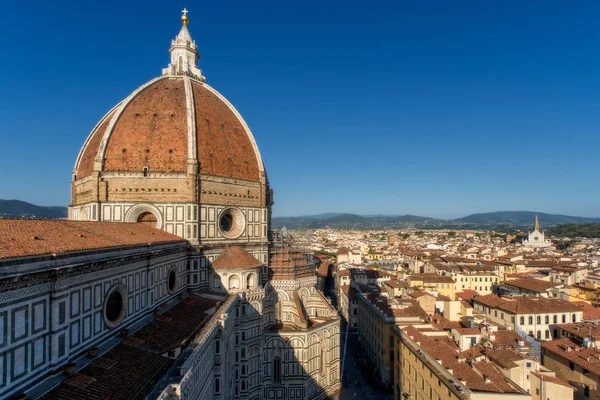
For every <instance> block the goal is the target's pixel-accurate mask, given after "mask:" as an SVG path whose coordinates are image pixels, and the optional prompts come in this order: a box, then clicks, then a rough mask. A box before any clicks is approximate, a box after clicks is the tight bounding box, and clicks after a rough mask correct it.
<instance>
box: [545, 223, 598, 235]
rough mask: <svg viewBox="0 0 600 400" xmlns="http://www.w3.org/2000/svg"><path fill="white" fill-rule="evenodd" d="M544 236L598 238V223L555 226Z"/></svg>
mask: <svg viewBox="0 0 600 400" xmlns="http://www.w3.org/2000/svg"><path fill="white" fill-rule="evenodd" d="M545 233H546V235H549V236H554V237H559V238H560V237H569V238H575V237H586V238H600V223H597V222H596V223H591V224H565V225H556V226H554V227H552V228H550V229H548V230H547V231H546V232H545Z"/></svg>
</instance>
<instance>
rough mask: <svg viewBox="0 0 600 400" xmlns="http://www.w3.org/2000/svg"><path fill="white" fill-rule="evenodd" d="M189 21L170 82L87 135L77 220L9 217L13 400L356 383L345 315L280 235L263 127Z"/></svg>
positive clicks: (316, 388)
mask: <svg viewBox="0 0 600 400" xmlns="http://www.w3.org/2000/svg"><path fill="white" fill-rule="evenodd" d="M182 22H183V25H182V27H181V30H180V32H179V34H178V35H177V37H176V38H175V39H174V40H173V41H172V43H171V48H170V53H171V62H170V64H169V65H168V67H167V68H165V69H164V70H163V75H162V76H160V77H158V78H156V79H153V80H151V81H150V82H148V83H146V84H144V85H142V86H141V87H140V88H139V89H137V90H135V91H134V92H133V93H132V94H131V95H130V96H128V97H127V98H126V99H125V100H123V101H122V102H120V103H119V104H117V105H116V106H115V107H114V108H113V109H112V110H110V111H109V112H108V114H107V115H106V116H105V117H103V118H102V119H101V120H100V122H99V123H98V124H97V126H96V127H95V128H94V129H93V130H92V132H91V133H90V135H89V136H88V138H87V140H86V141H85V143H84V145H83V147H82V149H81V151H80V153H79V155H78V157H77V161H76V163H75V168H74V171H73V175H72V186H71V189H72V190H71V206H70V207H69V221H39V220H0V224H1V226H2V229H0V265H1V266H2V272H1V273H0V297H2V298H3V302H2V307H0V341H1V343H0V397H1V398H6V397H8V396H10V395H13V394H20V393H23V392H26V394H27V395H29V397H30V398H38V397H39V398H44V399H64V398H69V399H75V400H76V399H87V398H89V393H94V394H97V395H99V396H101V397H102V398H106V399H108V398H127V399H144V398H159V399H249V400H254V399H279V398H290V399H294V398H296V399H321V398H325V397H328V396H332V395H333V394H335V393H336V392H337V391H339V389H340V377H339V375H340V371H339V357H340V354H339V323H340V320H339V317H338V315H337V312H336V311H335V310H334V309H333V307H332V306H331V305H330V303H329V302H328V300H327V299H326V298H325V297H324V296H323V294H322V293H321V292H320V291H319V290H318V289H317V288H316V287H315V286H316V284H317V278H316V276H315V269H316V263H315V262H314V258H312V257H308V256H305V255H304V254H303V253H302V252H301V251H299V250H298V249H296V248H295V247H294V246H293V243H291V240H290V238H287V237H280V236H278V235H274V234H273V232H272V231H271V227H270V221H271V205H272V204H273V194H272V190H271V189H270V187H269V183H268V180H267V176H266V172H265V169H264V166H263V163H262V159H261V156H260V153H259V151H258V148H257V146H256V143H255V141H254V138H253V136H252V133H251V132H250V130H249V128H248V126H247V125H246V123H245V122H244V120H243V119H242V117H241V116H240V114H239V113H238V112H237V111H236V110H235V108H234V107H233V106H232V105H231V104H230V103H229V102H228V101H227V100H226V99H225V98H224V97H223V96H222V95H220V94H219V93H218V92H217V91H215V90H214V89H212V88H211V87H210V86H208V85H207V84H206V80H205V77H204V76H203V75H202V73H201V71H200V70H199V69H198V68H197V61H198V58H199V54H198V50H197V46H196V44H195V42H194V41H193V40H192V38H191V35H190V33H189V31H188V17H187V11H185V10H184V15H183V16H182ZM157 228H158V229H157Z"/></svg>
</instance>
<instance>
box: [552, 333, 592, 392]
mask: <svg viewBox="0 0 600 400" xmlns="http://www.w3.org/2000/svg"><path fill="white" fill-rule="evenodd" d="M599 356H600V352H599V351H598V349H597V348H596V347H593V346H592V347H587V346H584V343H583V342H582V341H579V340H575V339H573V338H561V339H557V340H552V341H550V342H543V343H542V360H543V364H544V367H546V368H548V369H550V370H552V371H554V372H556V376H557V377H558V378H560V379H562V380H564V381H567V382H569V384H570V385H572V386H574V387H575V393H574V395H573V398H574V399H576V400H579V399H597V398H598V395H599V394H600V392H599V390H598V382H599V379H600V359H599ZM544 397H546V396H544Z"/></svg>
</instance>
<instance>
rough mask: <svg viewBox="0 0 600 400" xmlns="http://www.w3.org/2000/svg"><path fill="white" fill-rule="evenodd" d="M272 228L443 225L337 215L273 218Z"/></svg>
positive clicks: (428, 220) (409, 217)
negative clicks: (317, 217)
mask: <svg viewBox="0 0 600 400" xmlns="http://www.w3.org/2000/svg"><path fill="white" fill-rule="evenodd" d="M272 222H273V226H274V227H282V226H285V227H287V228H291V229H318V228H326V227H329V228H333V229H402V228H407V227H409V226H413V225H418V226H419V227H421V226H428V227H430V228H431V229H434V228H436V227H439V226H440V225H443V223H444V221H443V220H437V219H434V218H428V217H419V216H415V215H401V216H385V215H374V216H362V215H356V214H339V215H334V216H332V217H328V218H320V219H316V218H311V217H275V218H273V221H272Z"/></svg>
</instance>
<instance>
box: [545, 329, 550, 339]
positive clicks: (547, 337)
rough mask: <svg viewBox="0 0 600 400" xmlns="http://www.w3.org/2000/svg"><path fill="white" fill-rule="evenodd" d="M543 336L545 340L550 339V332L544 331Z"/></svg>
mask: <svg viewBox="0 0 600 400" xmlns="http://www.w3.org/2000/svg"><path fill="white" fill-rule="evenodd" d="M545 336H546V339H550V331H548V330H546V334H545Z"/></svg>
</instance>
